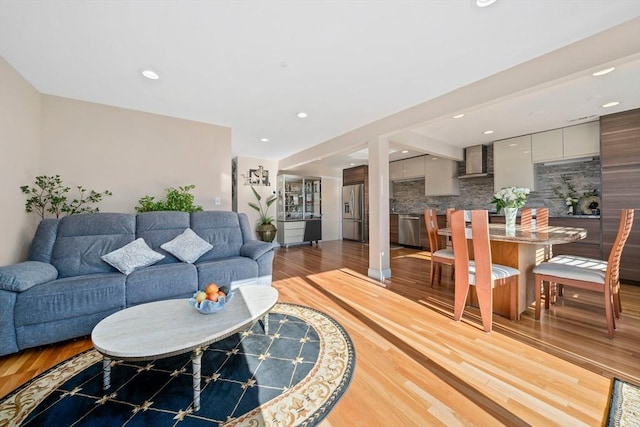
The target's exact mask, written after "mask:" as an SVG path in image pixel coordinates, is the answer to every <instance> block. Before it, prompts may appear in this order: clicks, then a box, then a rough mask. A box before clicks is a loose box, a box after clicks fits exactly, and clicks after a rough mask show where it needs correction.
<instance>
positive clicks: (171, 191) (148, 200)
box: [135, 185, 203, 212]
mask: <svg viewBox="0 0 640 427" xmlns="http://www.w3.org/2000/svg"><path fill="white" fill-rule="evenodd" d="M194 188H196V186H195V185H185V186H184V187H178V188H173V187H169V188H166V189H165V190H164V191H165V193H166V194H167V197H166V199H165V200H159V201H156V200H155V198H154V197H153V196H149V195H147V196H144V197H142V198H140V200H138V204H139V206H136V208H135V209H136V212H155V211H181V212H199V211H202V210H203V209H202V206H200V205H196V204H194V196H193V194H191V193H190V191H191V190H193V189H194Z"/></svg>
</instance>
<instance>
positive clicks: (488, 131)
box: [482, 130, 493, 135]
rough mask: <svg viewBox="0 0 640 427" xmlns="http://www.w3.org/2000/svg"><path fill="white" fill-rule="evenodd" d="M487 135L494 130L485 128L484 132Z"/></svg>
mask: <svg viewBox="0 0 640 427" xmlns="http://www.w3.org/2000/svg"><path fill="white" fill-rule="evenodd" d="M482 133H483V134H485V135H491V134H492V133H493V131H492V130H485V131H484V132H482Z"/></svg>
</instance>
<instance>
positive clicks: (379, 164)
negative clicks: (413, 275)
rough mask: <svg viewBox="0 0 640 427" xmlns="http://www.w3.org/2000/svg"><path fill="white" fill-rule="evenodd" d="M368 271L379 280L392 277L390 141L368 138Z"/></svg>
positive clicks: (370, 275)
mask: <svg viewBox="0 0 640 427" xmlns="http://www.w3.org/2000/svg"><path fill="white" fill-rule="evenodd" d="M368 145H369V271H368V276H369V277H372V278H374V279H376V280H380V281H382V280H384V279H388V278H389V277H391V268H390V265H391V264H390V257H389V140H388V139H386V138H380V137H374V138H371V139H369V144H368Z"/></svg>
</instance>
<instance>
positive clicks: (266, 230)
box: [249, 186, 278, 242]
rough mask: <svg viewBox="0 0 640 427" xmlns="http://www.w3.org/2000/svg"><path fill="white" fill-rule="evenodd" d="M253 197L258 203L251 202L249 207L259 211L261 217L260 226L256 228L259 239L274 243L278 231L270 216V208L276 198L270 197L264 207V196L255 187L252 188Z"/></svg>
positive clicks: (259, 219)
mask: <svg viewBox="0 0 640 427" xmlns="http://www.w3.org/2000/svg"><path fill="white" fill-rule="evenodd" d="M251 190H252V191H253V195H254V196H255V197H256V200H257V201H258V203H257V204H256V203H254V202H249V206H251V207H252V208H253V209H255V210H256V211H258V213H259V214H260V217H259V218H258V224H257V226H256V233H257V234H258V238H259V239H260V240H262V241H263V242H273V239H275V238H276V232H277V231H278V230H277V228H276V226H275V225H273V217H271V216H269V208H270V207H271V205H272V204H273V202H275V201H276V196H269V198H267V199H266V200H265V203H264V204H265V206H263V205H262V196H260V193H258V192H257V191H256V189H255V188H253V186H252V187H251Z"/></svg>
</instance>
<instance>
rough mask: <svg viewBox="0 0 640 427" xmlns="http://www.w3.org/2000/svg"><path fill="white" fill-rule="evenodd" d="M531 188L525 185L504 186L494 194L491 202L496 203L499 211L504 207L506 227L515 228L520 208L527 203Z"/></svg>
mask: <svg viewBox="0 0 640 427" xmlns="http://www.w3.org/2000/svg"><path fill="white" fill-rule="evenodd" d="M529 193H530V190H529V189H528V188H524V187H504V188H502V189H500V190H499V191H497V192H495V193H494V194H493V199H492V200H491V203H495V205H496V211H497V213H500V211H501V210H502V209H504V219H505V227H506V228H507V229H514V228H515V227H516V217H517V216H518V208H521V207H523V206H524V204H525V203H527V197H528V196H529Z"/></svg>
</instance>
